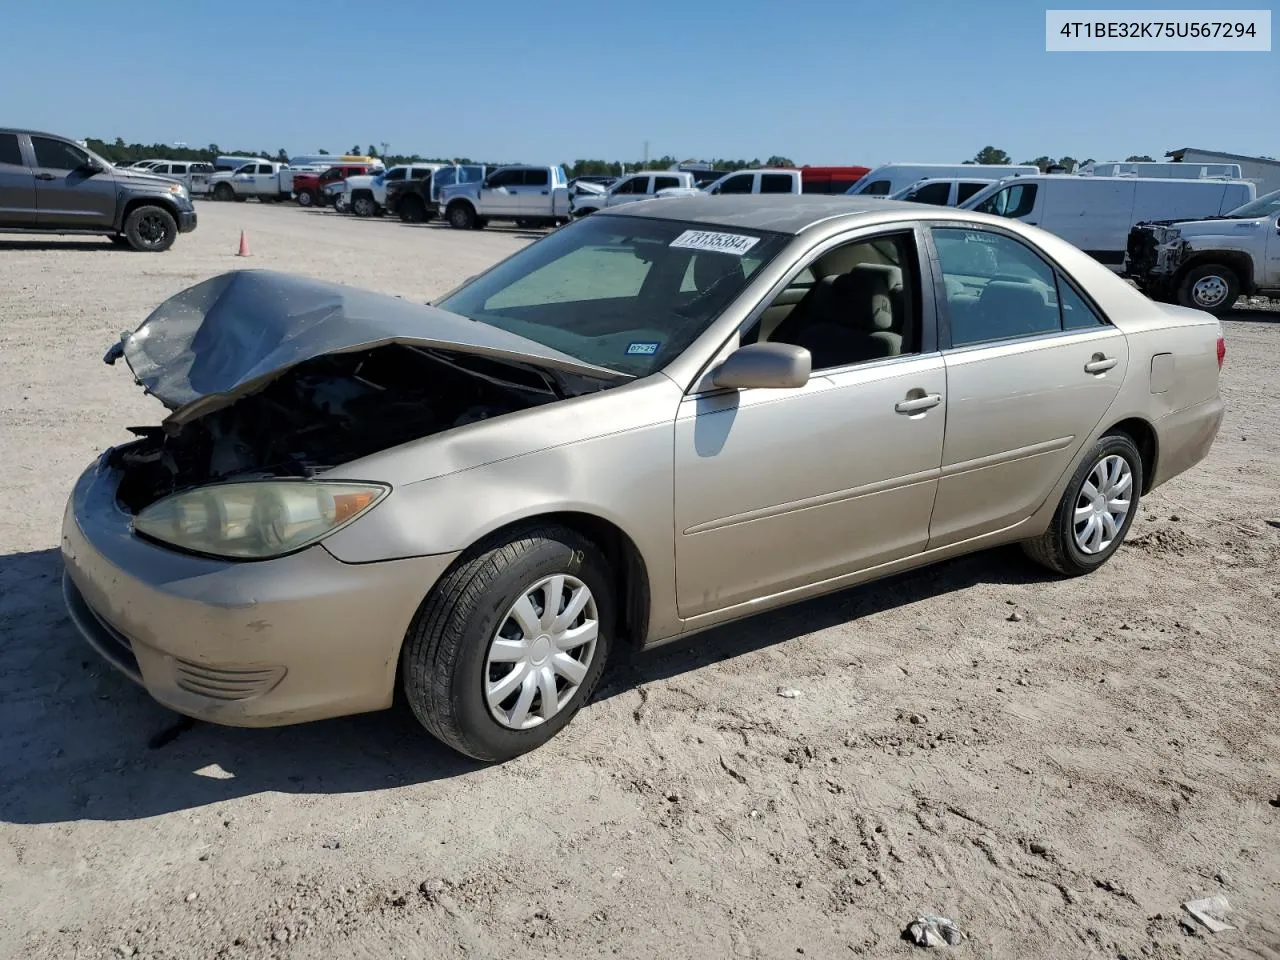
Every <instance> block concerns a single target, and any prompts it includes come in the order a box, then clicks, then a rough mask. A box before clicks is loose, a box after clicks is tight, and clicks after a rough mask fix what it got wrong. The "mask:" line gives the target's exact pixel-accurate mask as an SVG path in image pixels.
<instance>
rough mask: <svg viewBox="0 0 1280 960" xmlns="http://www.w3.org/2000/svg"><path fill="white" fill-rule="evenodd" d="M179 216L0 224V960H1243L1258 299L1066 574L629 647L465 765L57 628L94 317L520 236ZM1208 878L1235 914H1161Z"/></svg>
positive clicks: (1258, 524) (1248, 915)
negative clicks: (101, 650)
mask: <svg viewBox="0 0 1280 960" xmlns="http://www.w3.org/2000/svg"><path fill="white" fill-rule="evenodd" d="M199 209H200V217H201V225H200V228H199V229H198V230H197V231H196V232H195V233H194V234H192V235H189V236H186V237H181V238H180V239H179V241H178V243H177V245H176V246H175V247H174V249H173V250H172V251H170V252H169V253H166V254H164V255H162V256H149V255H141V254H135V253H131V252H126V251H118V250H116V249H114V248H113V247H111V246H110V245H108V244H107V243H106V242H105V241H98V240H80V239H48V240H45V239H40V240H29V239H25V238H23V239H15V238H2V237H0V264H2V266H0V449H2V450H3V453H4V456H3V458H2V459H0V484H2V485H3V488H4V489H5V491H6V498H5V500H6V502H7V504H8V508H7V509H6V510H4V511H3V512H0V841H3V842H0V956H2V957H15V958H17V957H23V958H45V957H49V958H53V957H58V958H62V957H79V958H92V957H114V956H134V957H151V958H187V957H192V958H205V957H210V958H212V957H219V958H223V957H225V958H240V957H254V958H257V957H269V956H280V957H297V958H301V957H344V958H346V957H365V956H367V957H370V958H372V957H379V958H382V957H402V956H403V957H411V956H412V957H422V956H432V957H447V956H462V955H468V956H498V955H503V956H510V957H523V956H531V957H536V956H556V957H581V956H602V955H616V956H621V957H637V958H639V957H646V958H651V957H657V956H661V957H669V958H674V957H699V958H706V957H728V956H735V957H760V958H765V957H768V958H777V957H795V956H800V955H802V954H803V955H804V956H808V957H824V958H834V957H842V956H848V955H854V956H865V957H890V956H897V955H907V954H909V953H911V952H913V951H914V950H916V949H918V948H915V947H912V946H910V945H908V944H906V943H904V942H903V941H902V940H901V939H900V934H901V931H902V929H903V927H904V926H905V925H906V923H907V922H908V921H910V920H911V919H913V918H914V917H915V916H916V915H917V914H920V913H938V914H945V915H947V916H949V917H952V918H954V919H955V921H956V923H957V924H958V925H959V927H960V929H961V930H962V931H964V932H965V934H966V935H967V937H968V941H967V943H965V944H964V945H962V946H961V947H959V948H940V949H941V950H943V951H944V952H946V951H948V950H951V949H955V950H956V951H957V952H958V953H963V954H967V955H970V956H992V957H1084V956H1100V957H1128V958H1131V960H1132V958H1138V957H1143V958H1174V957H1179V958H1182V957H1187V958H1198V957H1222V956H1240V957H1267V958H1280V843H1278V842H1277V833H1278V831H1280V722H1278V721H1277V714H1276V703H1277V691H1278V690H1280V657H1277V653H1276V646H1277V645H1276V636H1277V634H1276V623H1277V621H1278V619H1280V576H1278V575H1277V570H1280V386H1278V385H1277V379H1276V363H1275V358H1276V356H1277V355H1280V313H1276V312H1271V311H1265V310H1257V311H1248V312H1245V311H1240V312H1237V313H1236V314H1234V315H1233V316H1232V317H1231V318H1230V319H1229V321H1228V322H1227V324H1226V327H1227V340H1228V354H1227V364H1226V368H1225V371H1224V375H1223V391H1224V394H1225V396H1226V398H1227V401H1228V414H1227V419H1226V423H1225V425H1224V427H1223V430H1222V434H1221V435H1220V437H1219V440H1218V442H1217V444H1216V445H1215V447H1214V449H1213V451H1212V453H1211V455H1210V457H1209V459H1208V460H1207V461H1206V462H1205V463H1204V464H1202V465H1200V466H1199V467H1197V468H1196V469H1195V470H1193V471H1192V472H1190V473H1189V474H1186V475H1184V476H1182V477H1180V478H1178V479H1177V480H1175V481H1173V482H1172V483H1170V484H1168V485H1167V486H1166V487H1164V488H1162V489H1161V490H1159V491H1157V493H1156V494H1155V495H1153V496H1151V497H1150V498H1148V499H1147V500H1145V501H1144V503H1143V506H1142V511H1141V514H1140V516H1139V518H1138V520H1137V521H1136V523H1135V525H1134V528H1133V531H1132V532H1131V535H1130V538H1129V542H1128V544H1127V545H1126V546H1125V547H1124V548H1123V549H1122V550H1121V551H1120V553H1119V554H1118V555H1117V556H1116V557H1115V559H1114V560H1113V561H1112V562H1111V563H1110V564H1108V565H1107V566H1106V567H1105V568H1103V569H1102V570H1101V571H1100V572H1098V573H1097V574H1095V575H1093V576H1091V577H1088V578H1085V579H1080V580H1073V581H1069V582H1068V581H1060V580H1055V579H1051V578H1048V577H1046V576H1045V575H1044V574H1043V573H1042V572H1041V571H1040V570H1039V569H1038V568H1036V567H1033V566H1031V565H1029V564H1028V563H1025V562H1023V560H1022V559H1021V558H1020V555H1019V554H1018V553H1017V551H1009V550H1003V551H995V552H988V553H984V554H980V555H977V556H973V557H969V558H965V559H962V560H959V561H955V562H951V563H947V564H945V565H942V566H939V567H936V568H933V569H931V570H927V571H924V572H920V573H916V574H912V575H909V576H902V577H898V578H895V579H893V580H890V581H887V582H883V583H879V584H873V585H870V586H866V587H863V588H859V589H854V590H849V591H845V592H843V593H840V594H837V595H835V596H832V597H829V598H826V599H822V600H817V601H813V602H808V603H804V604H801V605H798V606H796V607H793V608H791V609H788V610H785V611H781V612H777V613H774V614H770V615H766V616H763V617H760V618H757V619H755V620H753V621H748V622H744V623H740V624H737V625H734V626H732V627H729V628H725V629H721V630H718V631H716V632H714V633H711V634H706V635H703V636H702V637H700V638H698V639H696V640H694V641H691V642H688V643H686V644H683V645H677V646H675V647H671V648H666V649H664V650H662V651H657V652H654V653H652V654H648V655H641V656H637V657H631V658H628V659H626V660H624V661H623V662H621V663H618V664H616V665H615V667H614V668H613V669H612V671H611V673H610V674H608V675H606V682H605V686H604V688H603V690H602V692H601V693H600V695H599V696H598V697H597V699H596V701H595V702H594V703H593V704H591V705H590V706H589V707H588V708H587V709H586V710H585V711H584V712H583V713H582V714H581V715H580V716H579V717H578V719H577V720H576V721H575V722H574V724H573V725H572V726H571V727H570V728H569V729H568V730H567V731H566V732H565V734H563V735H562V736H560V737H559V738H558V739H556V740H555V741H553V742H552V743H551V744H550V745H548V746H547V747H545V748H544V749H542V750H540V751H538V752H537V753H536V754H534V755H532V756H528V757H525V758H522V759H520V760H517V761H515V762H512V763H509V764H506V765H504V766H501V767H493V768H484V767H480V766H477V765H475V764H471V763H469V762H465V761H463V760H461V759H460V758H458V757H457V756H455V755H453V754H451V753H449V752H448V751H446V750H445V749H444V748H441V747H438V746H437V745H435V743H434V742H433V741H431V740H430V739H429V738H428V737H427V736H426V735H425V734H423V733H422V732H421V731H420V730H419V729H418V728H417V727H416V726H415V725H414V723H413V721H412V720H411V719H410V718H408V717H407V716H406V715H405V714H403V713H399V712H396V711H392V712H388V713H384V714H376V715H370V716H364V717H356V718H351V719H345V720H337V721H330V722H326V723H319V724H312V725H309V726H303V727H295V728H285V729H278V730H265V731H264V730H258V731H254V730H233V729H221V728H218V727H213V726H208V725H204V724H194V725H192V724H189V723H184V722H182V721H181V720H180V719H179V718H177V717H176V716H175V715H173V714H171V713H169V712H167V711H165V710H164V709H162V708H160V707H159V706H157V705H155V704H153V703H152V702H151V701H150V700H149V699H148V698H147V697H146V696H145V695H144V694H143V693H142V692H141V691H140V690H138V689H136V688H135V687H133V686H131V685H130V684H129V682H128V681H126V680H124V679H122V678H121V677H118V676H116V675H114V674H113V673H112V672H110V671H109V670H108V669H107V668H105V667H104V665H103V664H102V663H100V662H99V660H98V658H97V656H96V655H95V654H93V653H92V651H90V650H89V648H88V647H86V646H85V644H84V643H83V642H82V641H81V640H80V639H79V638H78V636H77V635H76V634H75V632H74V630H73V628H72V627H71V625H70V623H69V622H68V620H67V618H66V616H65V614H64V613H63V609H62V604H61V600H60V595H59V590H58V577H59V561H58V556H57V551H56V547H57V543H58V526H59V522H60V517H61V512H62V508H63V504H64V500H65V497H66V495H67V492H68V490H69V489H70V487H71V484H72V482H73V479H74V477H75V476H76V475H77V473H78V472H79V471H80V470H81V469H82V468H83V466H84V465H85V464H86V463H87V462H88V461H90V460H91V459H92V457H93V456H94V454H95V453H96V452H97V451H99V450H100V449H102V447H103V446H104V445H106V444H109V443H113V442H117V441H119V440H121V439H123V438H124V437H125V436H126V435H125V433H124V432H123V428H124V427H125V426H126V425H129V424H136V423H150V422H155V421H157V420H158V418H159V417H160V415H161V412H162V411H161V409H160V408H159V407H158V405H156V404H155V403H154V401H151V400H148V399H147V398H145V397H143V396H142V395H141V392H140V391H139V390H137V389H136V388H135V387H134V386H133V385H132V384H131V383H130V380H129V377H128V374H127V371H125V370H123V369H117V368H111V367H107V366H105V365H103V364H102V363H101V360H100V358H101V356H102V353H103V351H104V350H105V349H106V348H107V346H109V344H110V343H111V342H113V340H114V338H115V337H116V336H117V335H118V333H119V332H120V331H121V330H124V329H129V328H132V327H134V326H135V325H136V324H137V323H138V322H139V321H140V320H141V319H142V318H143V317H144V316H145V315H146V313H147V312H148V311H149V310H150V309H151V308H152V307H153V306H154V305H155V304H156V303H158V302H159V301H160V300H161V299H162V298H164V297H166V296H169V295H170V294H172V293H174V292H176V291H177V290H179V289H181V288H183V287H185V286H187V285H189V284H191V283H193V282H195V281H197V280H200V279H203V278H205V277H209V276H212V275H214V274H216V273H219V272H222V271H224V270H228V269H232V268H235V267H238V266H241V265H242V264H244V263H246V262H247V263H248V264H250V265H253V266H265V267H277V268H283V269H288V270H292V271H296V272H301V273H306V274H310V275H314V276H320V277H327V278H331V279H338V280H342V281H346V282H350V283H354V284H359V285H363V286H368V287H371V288H374V289H378V290H383V291H387V292H391V293H397V294H402V295H404V296H406V297H418V298H423V299H426V298H428V297H431V296H435V295H438V294H440V293H442V292H443V291H444V290H445V289H447V288H448V287H450V286H451V285H453V284H454V283H456V282H457V281H459V280H461V279H462V278H464V277H465V276H468V275H469V274H471V273H473V272H475V271H476V270H478V269H480V268H483V267H484V266H486V265H488V264H489V263H492V262H493V261H494V260H496V259H498V258H499V257H501V256H504V255H505V254H507V253H509V252H511V251H513V250H515V249H517V248H518V247H519V246H520V245H521V244H523V243H525V242H527V241H528V238H529V236H530V235H529V234H526V233H520V232H515V231H499V230H489V231H486V232H484V233H474V234H472V233H468V234H460V233H457V232H453V231H450V230H447V229H442V228H439V227H433V226H422V227H415V226H406V225H402V224H399V223H392V222H385V221H361V220H356V219H352V218H341V217H339V216H337V215H335V214H331V213H327V212H310V211H302V210H298V209H295V208H292V207H289V208H283V207H263V206H259V205H257V204H235V205H231V204H228V205H214V204H202V205H201V206H200V208H199ZM241 229H244V230H246V231H247V236H248V240H249V244H250V247H251V250H252V254H253V256H252V259H251V260H249V261H241V260H237V259H235V258H234V257H233V256H232V254H233V253H234V251H235V249H236V245H237V242H238V238H239V231H240V230H241ZM780 688H781V689H782V690H785V691H786V692H787V693H789V694H793V695H791V696H779V690H780ZM1213 893H1222V894H1225V895H1226V896H1227V898H1228V900H1229V901H1230V903H1231V906H1232V911H1233V912H1232V914H1231V917H1230V919H1231V921H1232V922H1233V923H1234V924H1235V925H1236V927H1237V929H1235V930H1231V931H1228V932H1225V933H1220V934H1216V935H1213V934H1209V933H1207V932H1206V931H1204V930H1203V929H1197V928H1195V927H1194V926H1192V927H1184V926H1183V925H1182V924H1181V923H1180V921H1182V919H1183V917H1184V916H1185V914H1181V913H1180V910H1179V904H1180V903H1181V902H1182V901H1184V900H1187V899H1189V898H1191V897H1194V896H1197V895H1206V894H1213Z"/></svg>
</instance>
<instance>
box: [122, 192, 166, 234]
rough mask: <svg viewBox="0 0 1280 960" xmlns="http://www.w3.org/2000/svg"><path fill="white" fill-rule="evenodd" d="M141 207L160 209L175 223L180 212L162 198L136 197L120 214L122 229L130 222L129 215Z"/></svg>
mask: <svg viewBox="0 0 1280 960" xmlns="http://www.w3.org/2000/svg"><path fill="white" fill-rule="evenodd" d="M139 207H159V208H160V209H161V210H164V211H165V212H167V213H168V214H169V216H171V217H173V219H174V222H177V220H178V211H177V208H176V207H174V206H173V205H172V204H171V203H169V202H168V201H167V200H165V199H164V198H162V197H134V198H133V199H131V200H130V201H129V202H128V203H126V204H125V205H124V210H122V211H121V212H120V229H121V230H123V229H124V225H125V224H126V223H128V222H129V214H131V213H133V211H135V210H137V209H138V208H139Z"/></svg>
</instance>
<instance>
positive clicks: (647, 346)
mask: <svg viewBox="0 0 1280 960" xmlns="http://www.w3.org/2000/svg"><path fill="white" fill-rule="evenodd" d="M657 352H658V341H656V340H646V341H642V342H640V343H629V344H627V356H629V357H652V356H653V355H654V354H655V353H657Z"/></svg>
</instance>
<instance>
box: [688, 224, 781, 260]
mask: <svg viewBox="0 0 1280 960" xmlns="http://www.w3.org/2000/svg"><path fill="white" fill-rule="evenodd" d="M759 242H760V238H759V237H747V236H744V235H743V234H740V233H713V232H712V231H710V230H686V231H685V232H684V233H682V234H680V236H678V237H676V238H675V239H674V240H672V241H671V246H673V247H679V248H681V249H683V250H709V251H714V252H715V253H728V254H731V255H732V256H735V257H740V256H742V255H743V254H744V253H746V252H747V251H748V250H750V249H751V248H752V247H754V246H755V245H756V244H757V243H759Z"/></svg>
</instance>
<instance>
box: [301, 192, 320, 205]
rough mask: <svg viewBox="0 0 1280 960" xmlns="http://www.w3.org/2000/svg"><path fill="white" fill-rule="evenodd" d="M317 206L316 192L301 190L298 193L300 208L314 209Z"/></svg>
mask: <svg viewBox="0 0 1280 960" xmlns="http://www.w3.org/2000/svg"><path fill="white" fill-rule="evenodd" d="M315 204H316V195H315V192H314V191H312V190H299V191H298V206H300V207H314V206H315Z"/></svg>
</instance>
